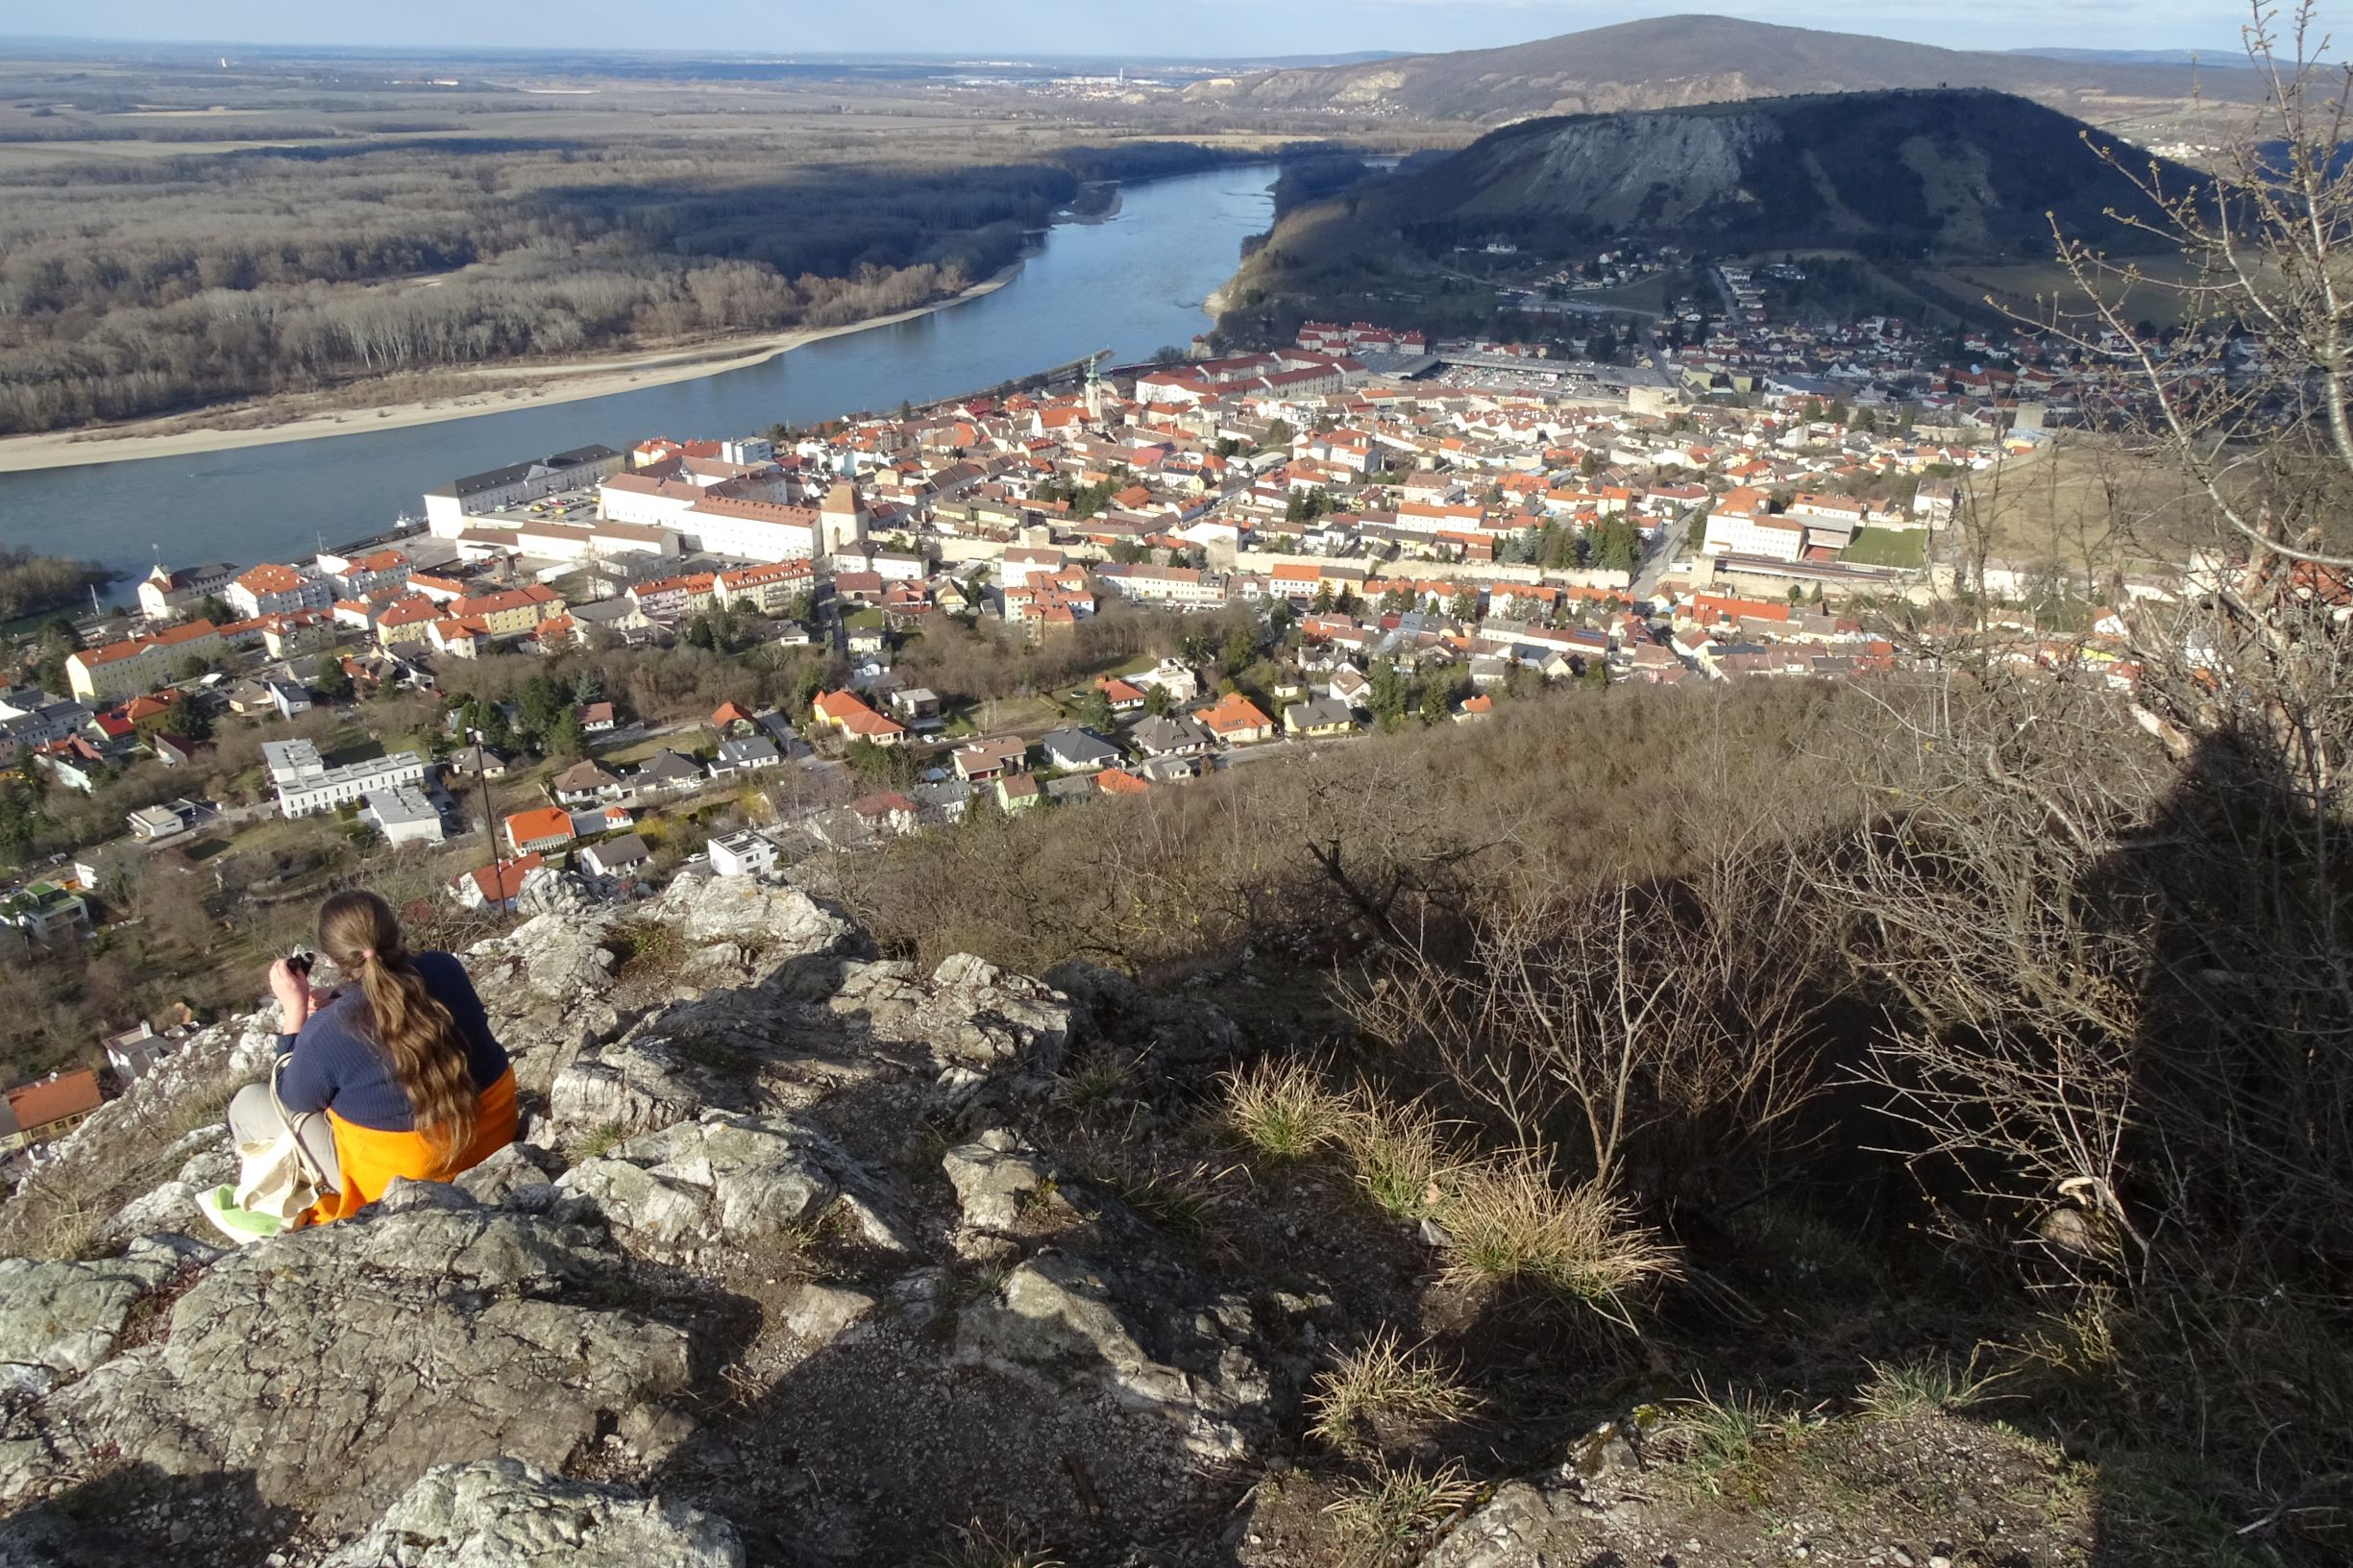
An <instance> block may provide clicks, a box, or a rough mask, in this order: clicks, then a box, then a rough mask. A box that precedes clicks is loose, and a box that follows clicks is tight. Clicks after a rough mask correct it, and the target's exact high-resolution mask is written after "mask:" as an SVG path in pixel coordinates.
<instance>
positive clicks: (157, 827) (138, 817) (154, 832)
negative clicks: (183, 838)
mask: <svg viewBox="0 0 2353 1568" xmlns="http://www.w3.org/2000/svg"><path fill="white" fill-rule="evenodd" d="M204 810H205V808H204V807H203V806H201V805H199V804H197V803H196V802H195V801H193V800H187V799H181V800H166V801H165V802H164V803H163V804H161V805H159V806H141V807H140V808H139V809H138V810H136V811H135V812H133V813H131V815H130V824H131V836H132V837H133V838H135V839H136V840H138V841H139V843H141V844H153V843H154V842H155V841H156V840H158V839H168V838H170V837H171V836H172V835H173V834H175V833H184V832H186V831H187V830H188V829H189V828H191V827H194V826H195V825H196V820H197V818H199V817H201V816H203V815H204Z"/></svg>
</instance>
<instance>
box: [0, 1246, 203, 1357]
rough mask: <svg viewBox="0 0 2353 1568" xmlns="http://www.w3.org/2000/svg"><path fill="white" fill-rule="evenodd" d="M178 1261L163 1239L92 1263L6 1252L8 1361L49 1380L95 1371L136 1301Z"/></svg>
mask: <svg viewBox="0 0 2353 1568" xmlns="http://www.w3.org/2000/svg"><path fill="white" fill-rule="evenodd" d="M178 1267H179V1260H178V1259H176V1258H174V1257H173V1256H172V1255H171V1254H170V1253H169V1252H168V1251H165V1250H164V1249H162V1248H159V1247H153V1248H146V1249H142V1250H141V1251H140V1252H139V1253H137V1254H136V1255H135V1256H133V1257H126V1258H110V1259H104V1260H101V1261H99V1262H87V1263H74V1262H34V1261H33V1260H31V1259H27V1258H8V1259H0V1366H8V1367H17V1368H23V1369H25V1370H26V1372H29V1373H32V1374H34V1376H33V1377H31V1378H26V1379H24V1381H25V1382H26V1383H27V1384H38V1385H40V1386H42V1387H44V1388H45V1387H46V1385H47V1383H48V1382H49V1381H50V1380H53V1379H55V1378H56V1377H58V1376H60V1375H64V1376H68V1377H78V1376H80V1375H81V1374H82V1373H85V1372H87V1371H88V1370H90V1368H92V1367H94V1366H96V1365H97V1364H98V1363H99V1362H100V1361H103V1360H106V1359H107V1358H108V1357H109V1356H110V1355H111V1354H113V1351H114V1340H115V1336H116V1335H120V1334H121V1333H122V1330H123V1324H124V1322H125V1320H126V1319H128V1318H129V1317H130V1315H131V1308H132V1305H133V1304H134V1303H135V1302H136V1301H137V1300H138V1299H139V1297H141V1296H143V1295H145V1294H146V1293H147V1292H148V1291H150V1290H153V1289H155V1288H156V1287H157V1286H160V1285H162V1284H163V1282H164V1281H166V1280H168V1279H169V1278H171V1276H172V1271H173V1270H174V1269H176V1268H178ZM20 1376H21V1375H20Z"/></svg>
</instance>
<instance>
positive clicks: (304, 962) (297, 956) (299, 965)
mask: <svg viewBox="0 0 2353 1568" xmlns="http://www.w3.org/2000/svg"><path fill="white" fill-rule="evenodd" d="M286 972H287V973H289V974H300V975H307V974H308V973H309V972H310V955H309V954H308V953H306V952H301V951H296V952H291V953H288V954H287V955H286Z"/></svg>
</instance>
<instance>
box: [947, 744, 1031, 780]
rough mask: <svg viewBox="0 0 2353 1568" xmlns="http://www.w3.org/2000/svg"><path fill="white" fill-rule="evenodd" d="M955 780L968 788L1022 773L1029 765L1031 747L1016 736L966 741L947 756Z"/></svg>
mask: <svg viewBox="0 0 2353 1568" xmlns="http://www.w3.org/2000/svg"><path fill="white" fill-rule="evenodd" d="M948 760H949V761H950V762H951V763H953V764H954V765H955V768H956V776H957V777H958V778H961V779H963V780H964V781H965V782H966V783H968V784H985V783H989V782H992V781H993V780H995V779H996V778H998V777H999V776H1001V775H1003V774H1005V773H1017V772H1021V771H1022V770H1023V769H1024V768H1025V767H1026V766H1027V765H1028V761H1029V743H1028V742H1027V741H1024V740H1022V739H1021V738H1020V737H1019V736H1017V735H999V736H995V737H993V738H990V739H985V740H977V741H967V742H965V743H964V745H962V746H960V747H956V749H955V750H953V751H951V752H949V753H948Z"/></svg>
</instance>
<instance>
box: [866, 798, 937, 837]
mask: <svg viewBox="0 0 2353 1568" xmlns="http://www.w3.org/2000/svg"><path fill="white" fill-rule="evenodd" d="M849 811H850V815H851V816H853V817H855V818H857V819H858V821H860V822H861V823H862V824H864V825H865V827H866V828H867V830H868V831H869V832H871V833H876V834H890V835H892V836H893V837H904V836H905V835H907V834H909V833H912V832H914V831H915V830H916V827H917V826H918V819H919V816H920V815H921V814H920V811H919V808H918V807H917V805H916V803H915V802H914V801H913V800H910V799H908V798H907V797H906V796H903V795H901V794H899V793H898V792H897V791H896V790H883V791H880V792H878V793H876V794H873V795H866V796H859V797H858V798H857V799H855V800H852V801H851V802H850V803H849Z"/></svg>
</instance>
